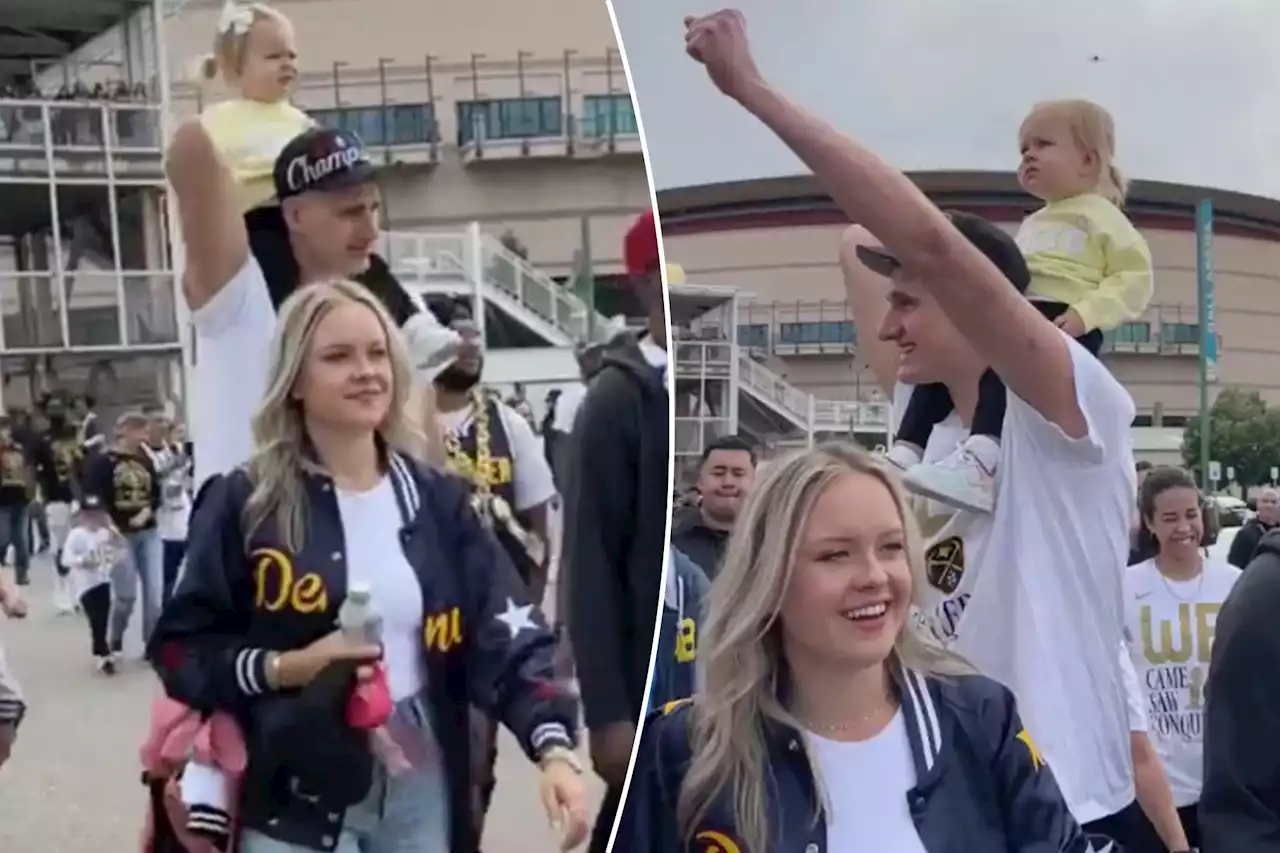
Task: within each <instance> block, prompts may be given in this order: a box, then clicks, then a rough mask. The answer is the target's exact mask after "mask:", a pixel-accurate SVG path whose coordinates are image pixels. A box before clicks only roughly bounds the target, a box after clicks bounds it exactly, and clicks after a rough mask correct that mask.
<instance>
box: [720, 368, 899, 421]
mask: <svg viewBox="0 0 1280 853" xmlns="http://www.w3.org/2000/svg"><path fill="white" fill-rule="evenodd" d="M738 384H739V387H740V388H741V389H742V390H743V391H745V392H746V393H747V394H750V395H751V396H752V398H753V399H755V400H757V401H758V402H760V403H761V404H762V405H764V406H766V407H767V408H769V409H770V410H771V411H773V412H775V413H777V414H778V415H780V416H782V417H783V418H785V419H786V420H787V421H788V422H789V423H791V424H792V425H793V426H794V427H795V428H796V429H797V430H799V431H800V432H801V433H803V434H804V435H809V434H816V433H851V432H855V433H856V432H884V431H885V430H887V429H888V426H889V404H888V403H863V402H851V401H846V400H819V399H817V398H816V397H814V396H813V395H812V394H810V393H808V392H806V391H801V390H800V389H799V388H797V387H795V386H794V385H792V384H791V383H789V382H787V380H785V379H783V378H782V377H781V376H779V375H778V374H776V373H774V372H773V371H772V370H770V369H769V368H767V367H765V366H764V365H762V364H760V363H759V362H757V361H756V360H755V359H753V358H751V356H750V355H748V354H747V353H746V352H740V353H739V354H738Z"/></svg>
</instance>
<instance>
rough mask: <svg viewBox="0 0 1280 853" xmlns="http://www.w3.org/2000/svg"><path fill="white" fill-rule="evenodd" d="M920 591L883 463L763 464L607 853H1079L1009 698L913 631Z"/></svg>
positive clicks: (838, 447) (827, 455) (839, 449)
mask: <svg viewBox="0 0 1280 853" xmlns="http://www.w3.org/2000/svg"><path fill="white" fill-rule="evenodd" d="M850 507H856V510H857V511H856V512H850ZM926 582H927V581H926V569H925V565H924V555H923V552H922V549H921V540H920V533H919V531H918V529H917V527H916V524H915V521H914V518H913V517H912V514H911V511H910V509H909V507H908V504H907V502H906V498H905V496H904V494H903V492H902V490H901V488H900V486H899V485H898V483H897V482H896V481H895V480H894V479H893V475H891V474H889V473H888V471H887V469H886V468H885V467H883V466H882V465H881V464H880V463H878V462H876V461H875V460H873V459H872V458H871V457H870V456H869V455H867V454H866V453H865V452H863V451H861V450H859V449H856V448H854V447H852V446H849V445H843V444H834V445H827V446H823V447H819V448H817V449H815V450H811V451H805V452H802V453H798V454H795V455H793V456H791V457H788V458H786V459H783V460H779V461H777V462H774V463H773V464H772V465H771V466H770V467H769V470H768V472H767V473H766V474H765V475H764V476H763V477H762V478H761V479H759V480H758V481H757V486H756V488H755V489H754V491H752V493H751V494H750V496H749V497H748V498H747V501H746V504H745V505H744V507H743V510H742V513H741V514H740V515H739V517H738V524H737V526H736V527H735V528H734V532H733V535H732V537H731V538H730V541H729V547H728V551H727V553H726V555H725V560H724V565H723V567H722V569H721V571H720V574H718V575H717V576H716V579H715V581H714V582H713V583H712V586H711V594H710V601H709V608H708V613H707V618H706V620H705V627H703V628H702V630H701V632H700V633H701V636H700V637H699V638H698V645H699V648H698V650H697V667H698V679H697V680H698V689H697V691H696V693H695V695H694V697H693V699H692V700H691V701H689V702H684V703H680V702H677V703H672V705H669V706H668V707H667V708H666V709H664V711H663V712H660V713H661V714H662V716H660V717H657V718H655V719H652V720H650V721H649V723H648V725H646V726H645V728H644V734H643V741H642V743H641V745H640V749H639V752H638V754H637V758H636V765H635V769H634V771H633V774H632V779H631V785H630V789H629V791H628V795H627V800H626V806H625V809H624V817H623V822H622V825H621V826H620V828H619V831H618V835H617V837H616V839H615V846H614V847H613V850H614V851H615V853H669V851H673V850H686V849H699V850H701V849H712V847H715V848H717V849H720V850H725V851H735V850H741V851H750V853H765V851H774V850H778V851H781V850H806V851H812V853H821V851H831V853H845V851H876V853H973V851H978V850H981V851H991V850H1001V851H1007V853H1031V851H1036V853H1086V851H1089V850H1091V849H1094V848H1092V847H1091V845H1090V843H1089V841H1088V840H1087V839H1086V836H1085V834H1084V832H1083V830H1082V829H1081V827H1080V825H1079V824H1078V823H1077V822H1076V820H1075V818H1073V817H1072V815H1071V813H1070V812H1069V811H1068V809H1067V805H1066V801H1065V800H1064V799H1063V796H1062V793H1061V791H1059V789H1058V786H1057V784H1056V782H1055V781H1054V777H1053V774H1052V772H1051V771H1050V770H1049V768H1048V767H1046V766H1045V763H1044V758H1043V756H1042V755H1041V754H1040V751H1039V749H1038V747H1037V746H1036V743H1035V740H1034V739H1033V737H1032V735H1031V733H1030V732H1028V731H1027V729H1026V728H1025V727H1024V726H1023V725H1022V722H1021V720H1020V719H1019V717H1018V713H1017V710H1016V708H1015V705H1014V700H1013V696H1012V694H1011V693H1010V692H1009V691H1008V690H1007V689H1006V688H1004V687H1003V686H1001V685H1000V684H998V683H996V682H995V681H992V680H991V679H988V678H986V677H984V676H981V675H976V674H969V672H970V671H969V668H968V666H967V665H966V664H964V662H963V661H960V660H959V659H958V658H956V657H955V656H953V655H952V654H950V653H949V652H946V651H944V650H942V649H941V648H940V647H939V646H938V645H937V644H935V643H934V642H932V641H931V640H927V639H925V634H924V632H922V631H919V629H918V627H917V625H916V624H915V623H914V621H913V620H911V619H910V612H911V609H912V607H913V605H914V603H915V601H916V596H915V593H916V592H917V591H918V590H919V588H920V586H921V584H923V583H926ZM1097 849H1100V850H1101V849H1106V848H1105V847H1099V848H1097Z"/></svg>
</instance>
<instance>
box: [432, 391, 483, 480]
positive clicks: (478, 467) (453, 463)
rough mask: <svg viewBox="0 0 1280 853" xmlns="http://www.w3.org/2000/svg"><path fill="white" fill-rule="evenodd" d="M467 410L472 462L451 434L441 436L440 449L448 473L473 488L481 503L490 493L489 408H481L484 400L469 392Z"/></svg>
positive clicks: (452, 433)
mask: <svg viewBox="0 0 1280 853" xmlns="http://www.w3.org/2000/svg"><path fill="white" fill-rule="evenodd" d="M471 407H472V409H473V412H472V416H471V421H472V423H473V424H474V425H475V429H476V452H475V458H472V457H471V456H470V455H469V454H468V453H467V451H466V450H465V449H464V448H463V447H462V440H461V439H460V438H459V437H458V433H457V432H456V431H454V430H447V431H446V432H445V438H444V449H445V454H446V455H447V456H448V458H449V464H448V467H449V470H451V471H453V472H454V473H455V474H457V475H458V476H460V477H463V478H465V479H467V480H468V481H470V482H471V484H472V485H473V486H474V487H475V490H476V497H477V498H478V499H480V501H484V500H487V499H488V497H489V494H490V491H491V487H490V485H489V469H490V467H491V465H492V450H491V448H490V445H491V444H492V441H493V438H492V433H491V432H490V430H489V407H488V406H487V405H485V400H484V397H483V395H482V394H481V393H480V392H479V391H472V392H471Z"/></svg>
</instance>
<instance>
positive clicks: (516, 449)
mask: <svg viewBox="0 0 1280 853" xmlns="http://www.w3.org/2000/svg"><path fill="white" fill-rule="evenodd" d="M428 308H429V309H430V310H431V312H432V313H433V314H435V316H436V318H437V319H438V320H439V321H440V323H441V325H443V326H446V327H450V328H452V329H453V330H454V331H455V332H457V333H458V334H459V335H460V336H461V338H462V345H461V348H460V349H459V353H458V358H457V361H455V362H454V364H452V365H451V366H449V367H448V368H446V369H445V370H444V371H442V372H441V373H440V374H439V375H438V376H437V377H436V378H435V381H434V384H435V391H436V406H437V409H438V411H439V419H440V426H441V428H442V432H443V433H444V441H445V451H446V454H447V458H448V462H447V464H448V467H449V468H450V469H451V470H452V471H453V472H454V473H456V474H458V475H459V476H461V477H463V478H465V479H466V480H467V481H469V482H470V483H471V485H472V494H473V503H474V505H475V507H476V510H477V512H479V513H480V516H481V517H482V518H483V519H485V521H486V522H487V523H488V524H489V525H490V526H491V528H492V530H493V532H494V534H495V535H496V536H497V537H498V540H499V541H500V542H501V543H502V545H503V546H504V548H505V549H506V551H507V553H508V554H509V555H510V557H511V560H512V562H513V563H514V564H515V566H516V570H517V571H519V572H520V575H521V577H522V578H523V579H524V582H525V583H526V584H528V585H529V591H530V601H533V602H535V603H538V604H541V603H542V599H543V595H544V593H545V592H546V588H547V580H548V568H549V566H548V561H549V558H550V553H549V548H548V542H549V539H548V535H547V530H548V510H549V506H550V503H551V500H552V498H554V497H555V494H556V488H555V481H554V479H553V478H552V475H551V467H550V466H549V465H548V464H547V460H546V457H545V455H544V454H543V452H542V447H541V444H540V443H539V441H538V437H537V436H536V435H535V434H534V432H533V427H532V426H531V425H530V424H529V422H528V420H527V419H525V418H524V417H523V416H521V415H520V414H519V413H518V412H516V411H515V410H514V409H512V408H511V407H510V406H507V405H506V404H504V403H502V402H501V401H500V400H498V399H496V398H493V397H491V395H488V394H486V393H485V390H484V387H483V385H482V384H481V378H482V376H483V373H484V346H483V342H482V341H481V340H480V332H479V329H478V328H477V326H476V324H475V322H474V321H473V319H472V315H471V309H470V305H469V303H467V302H463V301H457V300H438V301H434V302H430V303H429V304H428ZM474 729H475V731H476V739H477V744H476V746H475V748H474V749H473V752H472V754H473V756H475V757H476V761H477V765H478V766H477V768H476V770H477V773H476V778H478V779H480V780H482V782H481V785H480V790H479V791H477V796H478V798H479V808H478V809H477V810H476V814H477V820H479V821H483V817H484V813H485V812H486V811H487V810H488V806H489V802H490V801H491V799H492V797H493V788H494V775H493V772H494V765H495V762H496V761H497V723H496V722H494V721H492V720H489V719H486V718H484V717H477V719H476V721H475V726H474ZM481 761H484V762H486V763H485V764H484V765H482V766H481V765H480V764H479V762H481ZM479 830H480V831H481V832H483V826H481V827H479Z"/></svg>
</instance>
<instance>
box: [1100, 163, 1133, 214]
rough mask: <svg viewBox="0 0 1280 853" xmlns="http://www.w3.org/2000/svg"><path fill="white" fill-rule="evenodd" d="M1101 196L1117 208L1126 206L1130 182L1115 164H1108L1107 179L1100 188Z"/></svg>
mask: <svg viewBox="0 0 1280 853" xmlns="http://www.w3.org/2000/svg"><path fill="white" fill-rule="evenodd" d="M1099 189H1100V190H1101V191H1102V192H1101V195H1102V196H1103V197H1104V198H1106V199H1107V201H1109V202H1111V203H1112V204H1114V205H1115V206H1116V207H1121V206H1123V205H1124V199H1125V196H1127V195H1128V194H1129V180H1128V179H1127V178H1126V177H1125V176H1124V173H1123V172H1121V171H1120V167H1119V166H1117V165H1116V164H1115V163H1107V170H1106V178H1105V179H1104V180H1103V181H1102V186H1101V187H1099Z"/></svg>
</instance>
